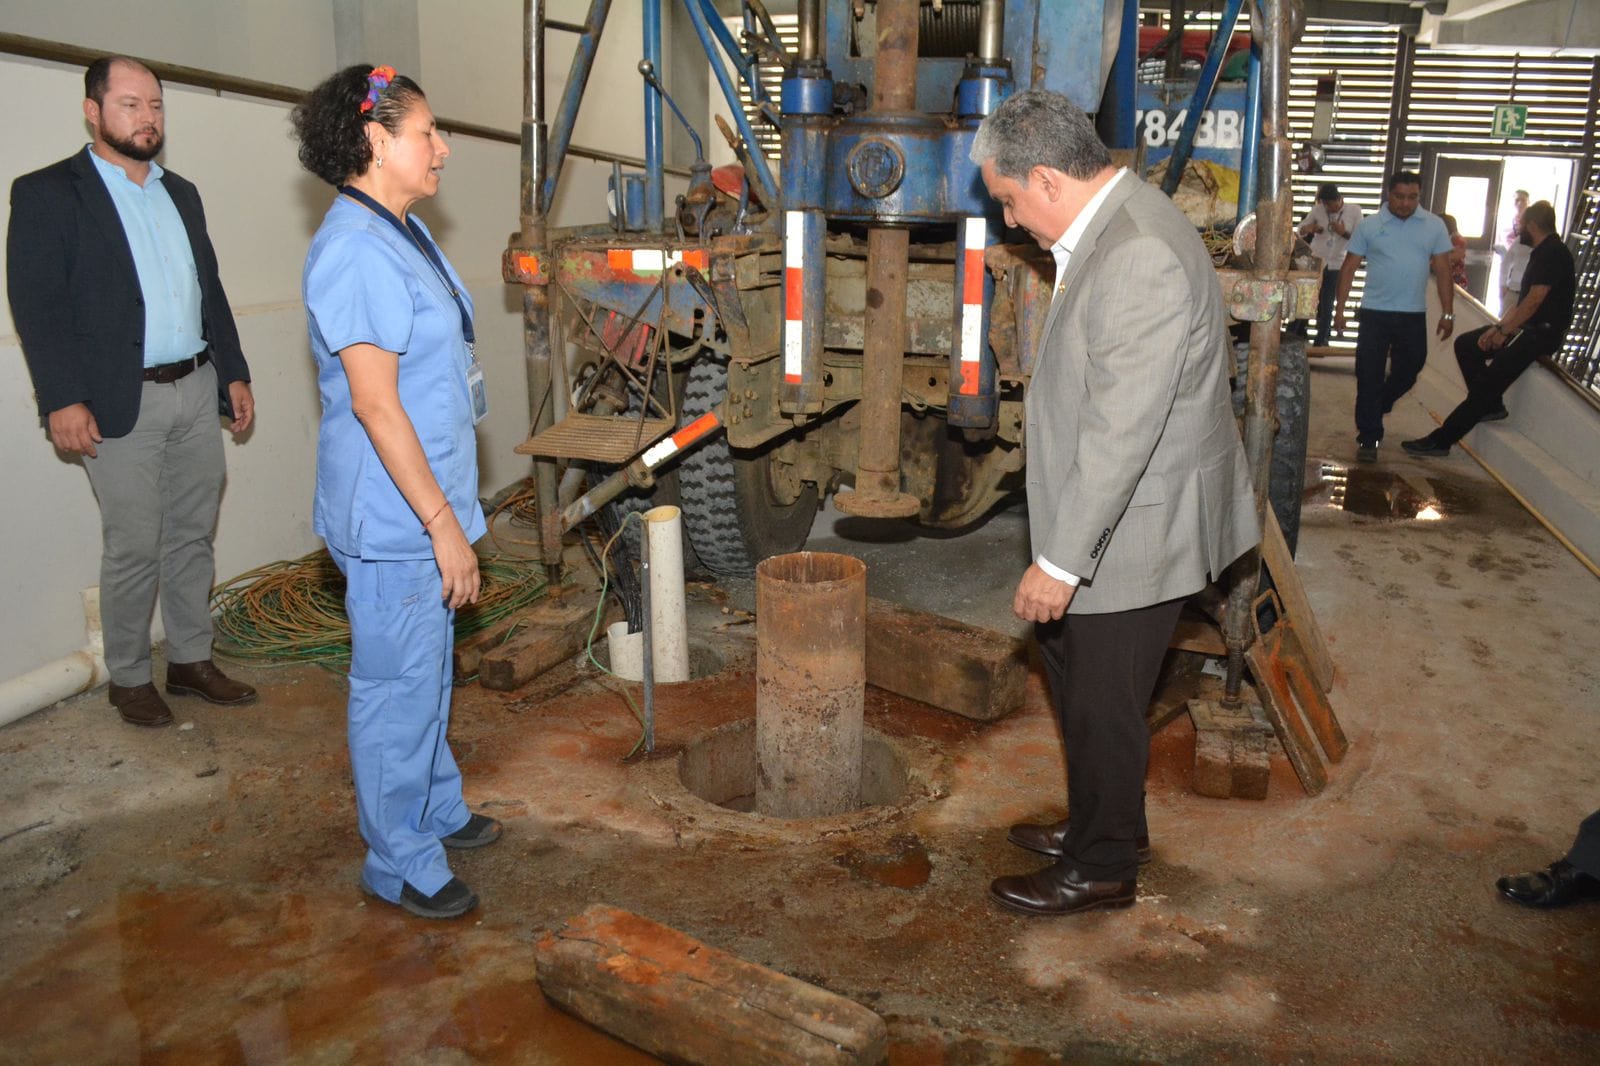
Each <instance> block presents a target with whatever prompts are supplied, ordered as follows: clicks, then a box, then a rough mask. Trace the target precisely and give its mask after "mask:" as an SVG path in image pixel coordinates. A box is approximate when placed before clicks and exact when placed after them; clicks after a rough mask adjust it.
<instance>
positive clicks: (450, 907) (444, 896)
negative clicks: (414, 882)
mask: <svg viewBox="0 0 1600 1066" xmlns="http://www.w3.org/2000/svg"><path fill="white" fill-rule="evenodd" d="M361 891H363V892H365V893H366V894H367V895H369V896H377V897H378V898H379V899H383V897H382V896H378V894H377V893H376V892H374V891H373V890H372V888H371V886H369V885H368V884H367V882H366V881H365V880H363V881H362V882H361ZM384 902H385V903H388V902H390V901H389V900H384ZM393 902H394V905H395V906H397V907H401V908H403V909H405V910H407V911H410V912H411V913H412V914H415V915H416V916H417V917H418V918H459V917H461V916H462V915H463V914H465V913H467V912H468V911H470V910H471V909H472V908H474V907H476V906H477V905H478V897H477V895H476V894H475V893H474V892H473V891H472V889H470V888H468V887H467V886H466V885H464V884H462V883H461V879H460V878H459V877H452V878H451V879H450V880H448V881H446V882H445V884H444V887H443V888H441V889H440V890H439V891H437V892H435V893H434V894H433V895H431V896H424V895H423V894H422V893H421V892H418V891H417V890H416V889H414V888H412V887H411V883H410V882H409V881H408V882H403V883H402V884H401V886H400V898H399V899H398V900H395V901H393Z"/></svg>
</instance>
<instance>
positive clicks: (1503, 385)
mask: <svg viewBox="0 0 1600 1066" xmlns="http://www.w3.org/2000/svg"><path fill="white" fill-rule="evenodd" d="M1489 328H1490V327H1487V326H1485V327H1484V328H1483V329H1475V330H1473V331H1471V332H1470V333H1463V334H1462V335H1461V336H1459V337H1457V338H1456V365H1458V366H1460V367H1461V380H1462V381H1464V382H1466V385H1467V398H1466V399H1465V400H1462V401H1461V402H1460V403H1459V404H1457V405H1456V409H1455V410H1454V411H1451V412H1450V414H1449V416H1448V417H1446V418H1445V420H1444V424H1443V425H1441V426H1440V427H1439V428H1438V430H1436V431H1435V432H1434V434H1433V439H1434V440H1436V441H1438V442H1439V443H1440V444H1454V443H1455V442H1456V441H1458V440H1460V439H1461V438H1462V437H1465V436H1466V435H1467V434H1468V433H1470V432H1471V431H1472V427H1473V426H1476V425H1477V424H1478V423H1479V422H1481V421H1482V420H1483V416H1484V415H1486V414H1488V413H1489V412H1490V411H1493V410H1496V409H1497V408H1499V407H1500V405H1501V403H1502V402H1504V398H1505V394H1506V389H1508V388H1510V387H1511V383H1512V382H1513V381H1515V380H1517V378H1518V377H1520V376H1521V374H1522V372H1523V371H1524V370H1526V369H1528V367H1530V366H1532V365H1533V361H1534V360H1535V359H1537V358H1539V357H1540V356H1541V355H1549V354H1550V353H1551V352H1553V351H1555V350H1556V348H1558V347H1560V344H1561V337H1560V335H1559V334H1557V333H1556V332H1555V331H1554V330H1545V331H1535V330H1523V331H1522V333H1521V335H1520V336H1518V337H1517V339H1516V340H1515V341H1514V342H1512V343H1511V344H1508V345H1506V346H1505V347H1504V348H1499V349H1497V350H1495V351H1493V352H1486V351H1484V350H1483V349H1481V348H1479V347H1478V338H1479V337H1482V336H1483V335H1484V334H1485V333H1487V332H1488V331H1489Z"/></svg>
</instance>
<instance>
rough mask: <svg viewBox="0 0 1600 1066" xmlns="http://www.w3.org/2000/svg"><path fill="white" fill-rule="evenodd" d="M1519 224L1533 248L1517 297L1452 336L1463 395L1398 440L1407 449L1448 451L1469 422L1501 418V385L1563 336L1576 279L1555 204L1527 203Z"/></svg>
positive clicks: (1432, 453)
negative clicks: (1495, 319) (1413, 434)
mask: <svg viewBox="0 0 1600 1066" xmlns="http://www.w3.org/2000/svg"><path fill="white" fill-rule="evenodd" d="M1522 226H1523V229H1524V231H1525V232H1526V233H1527V234H1528V236H1529V238H1530V239H1531V240H1532V241H1533V253H1532V254H1531V255H1530V256H1529V257H1528V269H1527V270H1526V271H1525V272H1524V273H1523V275H1522V294H1521V299H1520V300H1519V301H1518V302H1517V306H1515V307H1513V308H1512V309H1511V310H1510V311H1508V312H1507V313H1506V314H1505V316H1504V317H1503V318H1501V319H1500V322H1499V324H1498V325H1494V326H1487V327H1485V328H1483V329H1475V330H1473V331H1471V332H1470V333H1464V334H1462V335H1461V336H1460V337H1458V338H1456V362H1457V363H1459V364H1460V366H1461V377H1462V380H1463V381H1465V382H1466V383H1467V398H1466V399H1465V400H1462V401H1461V402H1460V403H1459V404H1457V405H1456V409H1455V410H1454V411H1451V412H1450V414H1449V416H1448V417H1447V418H1446V419H1445V420H1444V424H1443V425H1441V426H1440V427H1439V428H1438V429H1436V430H1434V431H1433V432H1432V433H1430V434H1428V435H1427V436H1426V437H1419V438H1417V439H1416V440H1408V441H1402V442H1401V444H1400V447H1402V448H1404V449H1405V450H1406V451H1408V452H1410V453H1411V454H1412V455H1421V456H1434V457H1439V456H1445V455H1449V454H1450V446H1451V445H1452V444H1454V443H1455V442H1456V441H1458V440H1460V439H1461V438H1462V437H1465V436H1466V435H1467V433H1468V432H1470V431H1471V429H1472V427H1473V426H1476V425H1477V424H1478V423H1479V422H1482V421H1484V420H1485V419H1490V420H1493V419H1495V418H1497V417H1498V418H1504V417H1505V408H1504V407H1503V406H1502V403H1503V398H1504V396H1505V392H1506V389H1508V388H1510V387H1511V383H1512V382H1513V381H1515V380H1517V378H1518V376H1520V375H1521V373H1522V372H1523V371H1524V370H1526V369H1528V367H1530V366H1532V365H1533V361H1534V360H1535V359H1537V358H1539V357H1540V356H1541V355H1550V354H1551V353H1553V352H1555V351H1558V350H1559V349H1560V348H1561V344H1562V342H1563V341H1564V340H1565V339H1566V335H1567V327H1569V326H1570V325H1572V298H1573V294H1574V292H1575V291H1576V288H1577V281H1576V273H1575V270H1574V267H1573V262H1572V253H1571V252H1570V251H1568V250H1567V246H1566V244H1564V243H1563V242H1562V240H1561V238H1560V236H1559V235H1557V233H1556V212H1555V208H1553V207H1551V206H1550V202H1549V201H1548V200H1540V201H1539V202H1538V203H1536V204H1531V205H1529V207H1528V209H1527V210H1526V211H1524V212H1523V213H1522Z"/></svg>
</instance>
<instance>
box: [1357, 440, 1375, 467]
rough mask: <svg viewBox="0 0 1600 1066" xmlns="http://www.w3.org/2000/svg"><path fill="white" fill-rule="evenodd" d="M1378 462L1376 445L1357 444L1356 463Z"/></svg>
mask: <svg viewBox="0 0 1600 1066" xmlns="http://www.w3.org/2000/svg"><path fill="white" fill-rule="evenodd" d="M1377 461H1378V446H1377V445H1376V444H1357V445H1356V462H1358V463H1375V462H1377Z"/></svg>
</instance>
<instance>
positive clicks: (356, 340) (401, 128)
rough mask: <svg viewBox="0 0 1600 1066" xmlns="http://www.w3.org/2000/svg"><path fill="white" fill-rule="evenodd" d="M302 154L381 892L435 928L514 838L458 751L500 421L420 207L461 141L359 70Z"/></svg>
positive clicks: (313, 97) (370, 72) (299, 129)
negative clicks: (459, 860) (453, 742)
mask: <svg viewBox="0 0 1600 1066" xmlns="http://www.w3.org/2000/svg"><path fill="white" fill-rule="evenodd" d="M292 118H293V123H294V128H295V133H296V136H298V138H299V140H300V162H301V163H302V164H303V165H304V166H305V168H306V169H307V170H309V171H311V173H313V174H315V175H317V177H319V178H321V179H323V180H324V181H326V182H328V184H330V185H332V186H334V187H335V188H337V189H338V190H339V195H338V196H337V197H336V198H335V200H334V202H333V206H332V207H330V208H329V209H328V213H327V215H326V216H325V217H324V218H323V220H322V226H321V228H319V229H318V230H317V233H316V236H315V237H313V238H312V241H311V249H310V251H309V252H308V253H307V254H306V264H305V273H304V277H303V280H302V295H303V297H304V299H305V305H306V313H307V318H308V320H309V327H310V335H311V351H312V354H313V355H314V356H315V357H316V361H317V386H318V389H319V391H320V392H321V394H322V424H321V428H320V432H319V434H318V438H317V492H316V501H315V506H314V509H313V513H312V522H313V526H314V528H315V529H316V531H317V533H319V534H320V535H321V536H322V538H323V539H324V540H325V541H326V542H327V545H328V552H329V554H331V555H332V556H333V559H334V561H335V562H336V563H337V564H338V565H339V568H340V569H341V570H343V571H344V575H345V579H346V583H347V592H346V594H345V607H346V610H347V611H348V613H349V616H350V635H351V658H350V706H349V720H350V721H349V726H350V762H351V767H352V769H353V771H354V776H355V785H356V809H357V813H358V815H359V818H360V823H361V835H362V837H363V838H364V839H365V840H366V842H367V847H368V851H367V858H366V864H365V866H364V867H363V868H362V871H361V886H362V888H363V889H365V890H366V891H367V892H368V893H370V894H372V895H375V896H378V897H381V898H382V899H385V900H388V901H389V902H390V903H395V904H398V905H399V906H401V907H404V908H405V909H406V910H408V911H410V912H411V913H412V914H417V915H421V916H422V917H425V918H453V917H456V916H458V915H461V914H465V913H466V912H468V911H470V910H471V909H472V908H473V907H475V906H477V903H478V897H477V896H476V895H475V894H474V893H473V892H472V890H471V889H469V888H468V887H467V886H466V885H465V884H463V883H462V882H461V881H460V880H459V879H457V878H455V877H454V876H452V875H451V873H450V864H449V862H448V860H447V857H446V855H445V849H446V848H469V847H481V846H483V845H485V844H491V843H493V842H494V841H495V840H496V839H497V838H498V837H499V835H500V825H499V823H497V822H495V821H494V820H493V819H490V818H487V817H485V816H483V815H480V814H473V813H472V812H471V811H469V810H468V809H467V805H466V802H465V801H464V800H463V799H462V796H461V773H460V771H459V770H457V769H456V763H455V759H454V758H453V757H452V756H451V754H450V745H449V743H448V741H447V740H446V736H445V734H446V730H447V728H448V726H449V722H450V682H451V649H452V645H453V635H454V623H455V611H456V608H458V607H460V606H461V605H462V604H466V603H475V602H477V599H478V588H479V576H478V558H477V555H476V554H475V553H474V552H473V550H472V542H473V541H475V540H477V539H478V538H479V537H481V536H483V534H484V533H485V532H486V528H487V527H486V526H485V523H484V516H483V509H482V508H481V507H480V506H479V505H478V463H477V442H476V439H475V437H474V434H473V426H474V425H475V424H476V423H477V421H479V420H481V419H482V417H483V413H484V410H485V400H484V391H483V377H482V372H481V371H480V370H479V368H478V364H477V361H476V359H475V358H474V356H473V348H472V344H473V330H472V298H471V297H470V296H469V295H468V294H467V291H466V287H465V286H464V285H463V284H462V283H461V279H460V278H459V277H458V276H457V275H456V272H455V270H454V269H453V268H452V267H451V266H450V264H449V262H448V261H447V260H446V259H445V258H444V256H443V254H442V253H440V251H439V249H438V247H437V246H436V245H435V244H434V242H433V238H432V237H431V236H430V235H429V233H428V230H427V228H426V227H424V226H423V225H422V223H421V222H419V221H418V220H416V219H415V218H412V217H411V216H410V215H409V214H408V212H409V211H410V209H411V207H412V206H413V205H414V204H416V203H417V201H419V200H422V199H425V198H427V197H430V196H433V195H434V194H435V193H436V192H438V191H439V176H440V173H441V172H442V171H443V169H444V164H445V159H446V158H447V157H448V156H449V155H450V148H449V146H448V145H446V144H445V142H444V140H443V139H442V138H441V137H440V136H439V132H438V130H437V128H436V127H435V125H434V120H433V112H432V110H430V109H429V107H428V102H427V100H426V99H425V98H424V97H423V95H422V90H421V89H420V88H418V86H417V84H416V83H415V82H414V81H412V80H411V79H409V78H406V77H403V76H399V75H396V74H395V72H394V70H393V69H392V68H390V67H369V66H366V65H365V64H363V65H361V66H357V67H347V68H346V69H344V70H341V71H340V72H339V73H337V74H335V75H334V76H333V77H331V78H329V79H328V80H327V81H325V82H323V83H322V84H321V85H319V86H317V87H316V88H315V89H313V90H312V91H311V92H310V93H309V94H308V95H307V96H306V97H305V99H304V100H302V101H301V102H300V104H299V105H298V106H297V107H296V108H295V110H294V114H293V116H292Z"/></svg>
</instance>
